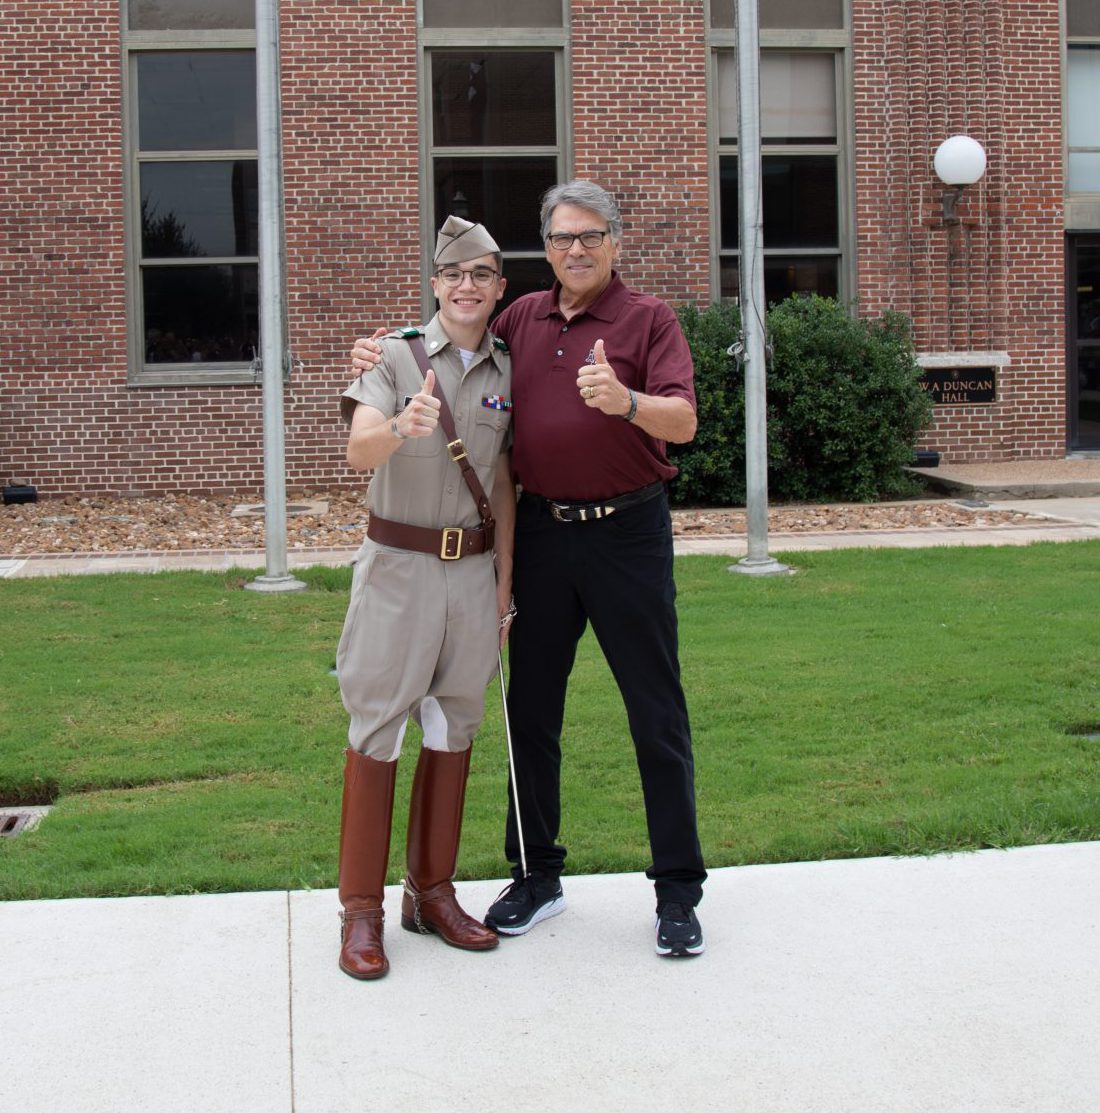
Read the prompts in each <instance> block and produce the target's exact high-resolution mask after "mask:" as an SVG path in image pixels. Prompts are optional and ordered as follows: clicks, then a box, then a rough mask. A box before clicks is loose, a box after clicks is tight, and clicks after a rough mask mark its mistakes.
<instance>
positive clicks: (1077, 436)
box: [1066, 235, 1100, 452]
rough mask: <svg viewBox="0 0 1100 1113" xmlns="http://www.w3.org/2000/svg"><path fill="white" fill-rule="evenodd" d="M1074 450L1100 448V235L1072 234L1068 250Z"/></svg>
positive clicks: (1071, 441)
mask: <svg viewBox="0 0 1100 1113" xmlns="http://www.w3.org/2000/svg"><path fill="white" fill-rule="evenodd" d="M1066 260H1067V264H1068V270H1069V274H1068V279H1069V289H1068V291H1067V297H1066V308H1067V313H1066V316H1067V320H1066V342H1067V347H1068V351H1067V357H1068V358H1067V360H1066V364H1067V368H1068V370H1069V390H1068V391H1067V396H1068V399H1069V447H1070V451H1078V452H1080V451H1095V450H1100V235H1088V236H1070V237H1069V243H1068V250H1067V251H1066Z"/></svg>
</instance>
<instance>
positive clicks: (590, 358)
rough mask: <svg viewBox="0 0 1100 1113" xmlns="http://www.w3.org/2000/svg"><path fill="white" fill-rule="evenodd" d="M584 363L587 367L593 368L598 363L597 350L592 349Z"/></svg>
mask: <svg viewBox="0 0 1100 1113" xmlns="http://www.w3.org/2000/svg"><path fill="white" fill-rule="evenodd" d="M584 362H585V363H586V364H587V365H589V366H591V365H592V364H593V363H595V362H596V349H595V348H593V349H592V350H591V351H590V352H589V353H588V355H586V356H585V357H584Z"/></svg>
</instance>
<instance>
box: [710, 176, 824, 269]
mask: <svg viewBox="0 0 1100 1113" xmlns="http://www.w3.org/2000/svg"><path fill="white" fill-rule="evenodd" d="M762 162H763V167H762V171H763V178H762V182H761V185H762V193H763V205H764V247H765V249H767V248H770V247H836V246H837V236H838V230H837V222H838V204H837V181H836V159H835V158H833V157H832V156H831V155H805V156H799V155H767V156H765V157H764V159H763V160H762ZM720 166H721V179H722V189H721V198H720V202H721V207H722V247H723V248H725V249H730V250H736V248H737V246H738V238H739V235H740V229H739V228H738V213H739V208H738V198H739V196H740V192H739V189H738V182H737V159H736V158H733V157H725V158H723V159H721V160H720Z"/></svg>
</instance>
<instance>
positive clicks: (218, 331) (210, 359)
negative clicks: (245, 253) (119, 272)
mask: <svg viewBox="0 0 1100 1113" xmlns="http://www.w3.org/2000/svg"><path fill="white" fill-rule="evenodd" d="M258 281H259V279H258V274H257V267H256V265H255V264H251V265H246V266H180V267H145V268H144V269H143V270H142V293H143V299H144V303H145V361H146V363H150V364H155V363H191V364H195V363H242V362H244V363H247V362H248V361H250V360H251V359H252V357H253V355H254V354H255V350H256V349H257V348H258V346H259V313H258V308H257V307H258V304H259V302H258Z"/></svg>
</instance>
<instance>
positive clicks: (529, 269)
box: [489, 259, 554, 328]
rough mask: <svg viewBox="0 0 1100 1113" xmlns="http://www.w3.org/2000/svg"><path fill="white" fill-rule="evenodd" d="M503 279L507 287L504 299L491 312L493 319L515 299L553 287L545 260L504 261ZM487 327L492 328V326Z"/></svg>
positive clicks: (551, 274) (551, 277)
mask: <svg viewBox="0 0 1100 1113" xmlns="http://www.w3.org/2000/svg"><path fill="white" fill-rule="evenodd" d="M504 277H505V278H506V279H507V280H508V285H507V286H506V287H505V288H504V297H502V298H501V299H500V301H499V302H497V306H498V308H497V309H495V310H494V311H493V316H494V317H495V316H496V315H497V313H499V312H500V311H501V309H505V308H507V306H509V305H510V304H511V303H512V302H514V301H515V300H516V298H520V297H523V295H524V294H530V293H533V292H534V291H535V290H549V289H550V287H551V286H553V285H554V272H553V270H551V269H550V264H549V263H548V262H547V261H546V260H545V259H505V260H504ZM489 327H490V328H492V327H493V326H492V324H490V325H489Z"/></svg>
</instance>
